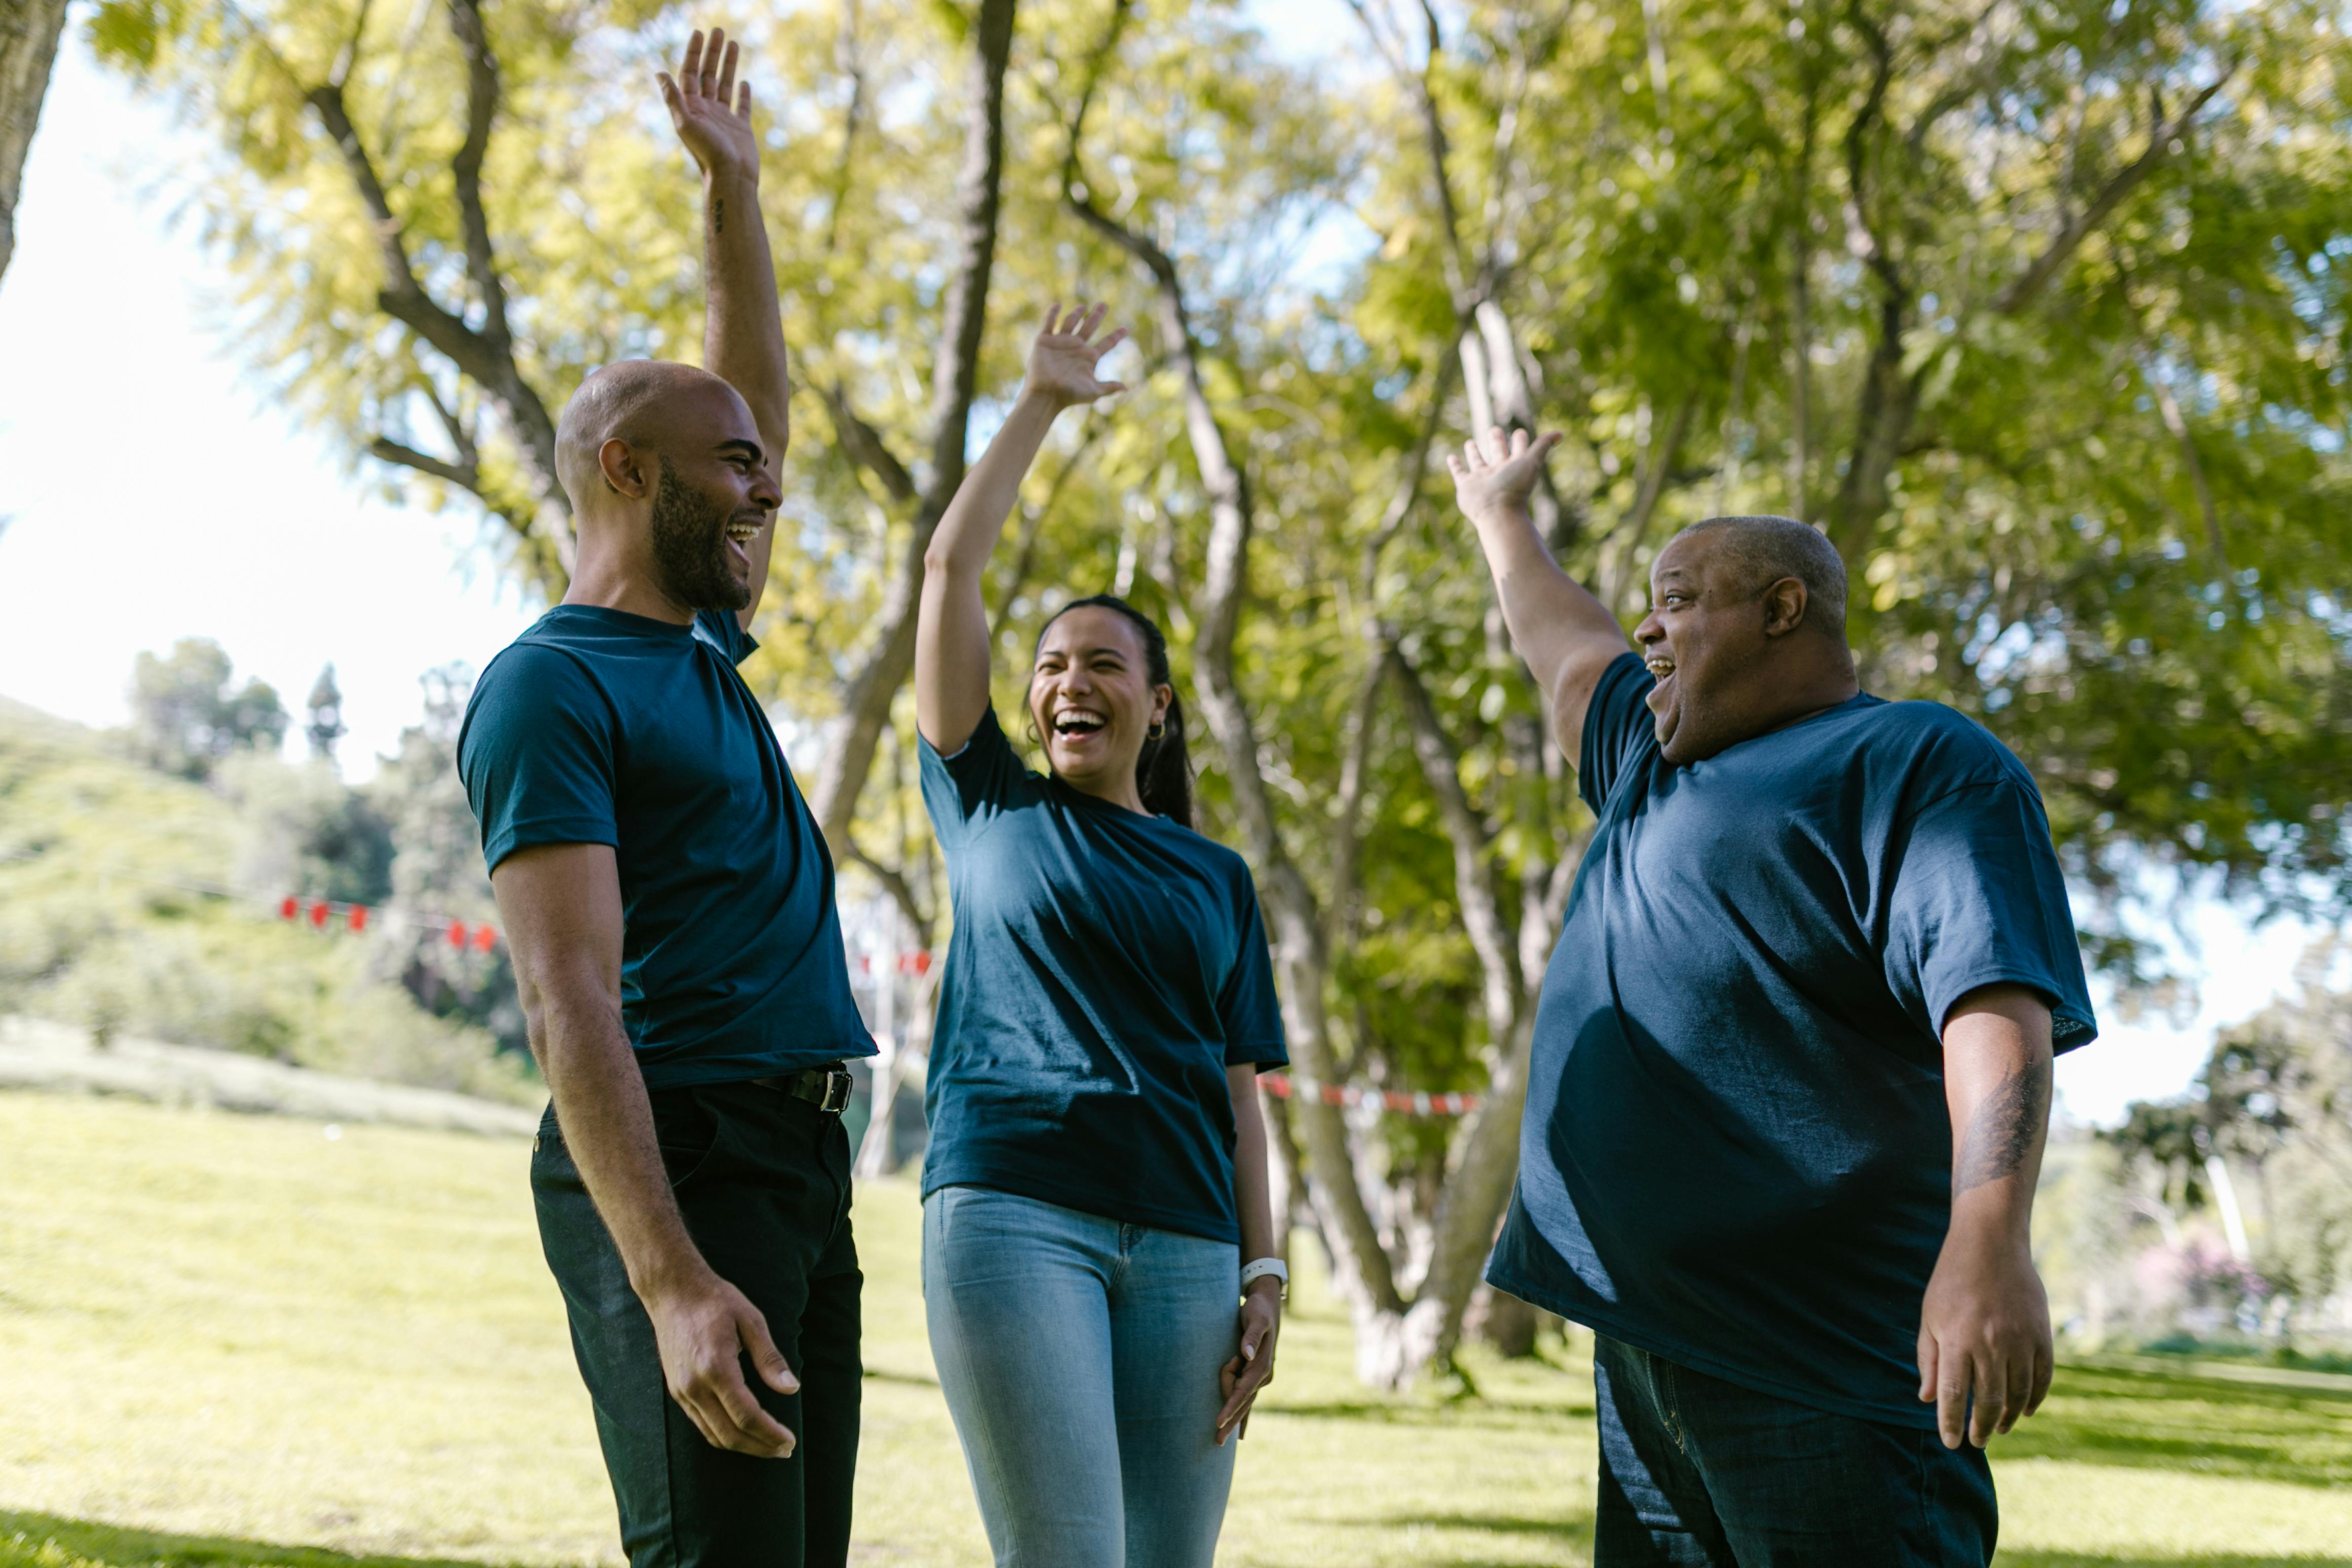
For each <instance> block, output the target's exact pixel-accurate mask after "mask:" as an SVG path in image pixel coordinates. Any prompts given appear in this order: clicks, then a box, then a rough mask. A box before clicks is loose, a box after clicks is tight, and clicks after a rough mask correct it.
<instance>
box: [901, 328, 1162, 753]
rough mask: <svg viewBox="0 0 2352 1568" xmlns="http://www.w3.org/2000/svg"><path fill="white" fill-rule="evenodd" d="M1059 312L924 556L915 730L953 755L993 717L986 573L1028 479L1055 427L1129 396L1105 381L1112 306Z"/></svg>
mask: <svg viewBox="0 0 2352 1568" xmlns="http://www.w3.org/2000/svg"><path fill="white" fill-rule="evenodd" d="M1061 310H1062V308H1061V306H1060V305H1058V304H1056V305H1054V306H1053V307H1051V308H1048V309H1047V310H1046V312H1045V329H1044V330H1043V331H1041V332H1039V333H1038V334H1037V341H1036V342H1035V343H1034V345H1032V346H1031V348H1030V350H1029V374H1028V377H1027V379H1025V380H1024V381H1023V382H1022V383H1021V396H1020V398H1019V399H1018V401H1016V402H1014V403H1013V412H1012V413H1009V414H1007V415H1006V416H1005V419H1004V423H1003V426H1001V427H1000V428H999V429H998V430H997V433H996V437H995V439H994V440H992V441H991V442H990V443H989V444H988V450H987V451H985V452H983V453H982V454H981V455H980V461H979V462H977V463H975V464H973V465H971V473H969V474H966V475H965V476H963V483H962V484H961V485H959V486H956V493H955V498H954V499H953V500H951V501H950V502H949V503H948V509H947V511H946V513H945V514H944V515H943V516H941V517H940V526H939V528H937V529H936V530H935V531H934V532H933V533H932V535H931V542H930V547H929V549H926V550H925V551H924V552H923V602H922V607H921V609H920V611H919V613H918V614H917V617H916V621H915V723H916V724H917V725H918V726H919V727H920V728H921V730H922V732H923V738H924V739H925V740H928V741H929V742H930V743H931V744H932V745H933V746H935V747H938V748H939V749H940V750H941V751H943V752H949V753H953V752H955V751H957V750H959V749H961V747H962V746H963V743H964V742H965V741H967V740H969V739H971V732H972V731H973V730H974V729H976V728H978V727H979V726H980V718H981V715H982V714H984V713H986V712H987V711H988V654H989V648H988V609H987V606H986V605H985V604H984V603H983V602H982V600H981V594H980V580H981V573H982V570H983V569H985V568H986V567H987V565H988V558H989V556H990V554H991V553H992V551H994V550H995V549H996V541H997V538H999V536H1001V535H1002V534H1003V532H1004V519H1005V518H1006V517H1010V516H1011V515H1012V512H1013V502H1014V500H1016V499H1017V498H1019V497H1020V494H1021V481H1022V480H1023V479H1024V477H1026V476H1027V475H1028V473H1029V465H1031V464H1032V463H1034V462H1035V461H1036V460H1037V451H1038V448H1040V447H1042V446H1043V445H1045V433H1046V432H1047V431H1048V430H1051V429H1052V428H1053V426H1054V420H1055V416H1056V415H1058V414H1059V413H1061V412H1062V411H1063V410H1064V409H1066V408H1068V407H1069V406H1070V405H1071V404H1073V403H1080V402H1093V401H1094V400H1095V399H1096V398H1098V397H1108V395H1110V394H1111V393H1113V392H1125V391H1126V390H1127V387H1126V385H1125V384H1124V383H1123V382H1106V381H1098V380H1097V379H1096V377H1095V366H1096V365H1097V363H1098V362H1100V361H1101V359H1102V357H1103V356H1104V355H1105V354H1107V353H1108V352H1110V350H1112V349H1113V348H1115V347H1117V346H1118V341H1119V340H1120V339H1122V338H1124V337H1126V336H1127V329H1126V328H1124V327H1122V328H1120V329H1118V330H1117V331H1115V332H1112V333H1110V334H1109V335H1108V336H1107V337H1102V338H1097V337H1096V336H1095V333H1096V332H1097V330H1098V329H1100V328H1101V326H1102V319H1103V307H1101V306H1099V305H1097V306H1096V307H1095V308H1093V309H1091V310H1089V309H1087V308H1086V307H1085V306H1084V305H1081V306H1079V307H1078V308H1076V309H1075V310H1073V311H1071V312H1070V313H1069V315H1068V316H1066V317H1065V316H1063V315H1062V313H1061Z"/></svg>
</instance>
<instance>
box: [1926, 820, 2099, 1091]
mask: <svg viewBox="0 0 2352 1568" xmlns="http://www.w3.org/2000/svg"><path fill="white" fill-rule="evenodd" d="M1889 851H1890V858H1891V859H1893V861H1894V863H1893V864H1891V865H1890V866H1889V867H1888V868H1887V871H1888V873H1889V874H1890V876H1891V878H1892V881H1891V896H1890V899H1889V904H1888V912H1887V913H1888V920H1887V940H1886V946H1885V956H1886V978H1887V983H1888V984H1889V985H1890V986H1892V987H1893V988H1894V991H1895V997H1896V998H1898V999H1899V1000H1900V1001H1901V1002H1902V1004H1903V1006H1904V1009H1905V1010H1906V1011H1907V1012H1909V1013H1911V1014H1912V1015H1913V1016H1914V1017H1915V1018H1916V1019H1918V1020H1919V1022H1920V1023H1921V1024H1923V1025H1924V1026H1925V1027H1926V1028H1927V1032H1928V1033H1929V1034H1930V1035H1932V1036H1934V1037H1936V1038H1937V1039H1941V1038H1942V1036H1943V1032H1944V1021H1945V1019H1946V1017H1947V1015H1948V1014H1949V1013H1950V1011H1951V1010H1952V1004H1953V1003H1955V1002H1957V1001H1958V1000H1959V999H1960V998H1962V997H1963V996H1965V995H1967V994H1968V993H1969V992H1970V991H1972V990H1974V989H1976V988H1978V987H1979V986H1990V985H1995V984H2001V983H2009V984H2016V985H2023V986H2028V987H2031V988H2032V989H2034V990H2035V991H2038V992H2040V993H2041V995H2042V1000H2043V1001H2045V1002H2047V1003H2048V1004H2049V1006H2050V1015H2051V1020H2050V1021H2051V1041H2052V1044H2053V1046H2055V1048H2056V1049H2057V1050H2059V1051H2071V1050H2072V1049H2074V1047H2075V1046H2078V1045H2084V1044H2087V1043H2088V1042H2089V1041H2090V1040H2092V1038H2093V1037H2094V1036H2095V1035H2096V1034H2097V1033H2098V1026H2097V1023H2096V1021H2095V1019H2093V1017H2092V1014H2091V998H2090V992H2089V989H2088V988H2087V987H2086V986H2085V985H2084V979H2083V953H2082V948H2081V946H2080V945H2079V944H2078V943H2077V941H2076V940H2075V936H2074V915H2073V914H2072V913H2071V912H2070V911H2069V909H2068V907H2067V902H2066V882H2065V877H2064V875H2063V873H2061V872H2060V870H2059V868H2058V855H2057V852H2056V851H2055V850H2053V848H2052V847H2051V843H2050V822H2049V819H2048V818H2047V817H2045V816H2044V815H2043V814H2042V801H2041V800H2040V799H2039V798H2038V797H2037V796H2036V795H2035V793H2034V792H2033V790H2032V788H2031V786H2030V785H2028V784H2025V783H2023V782H2020V781H2015V780H2010V779H1997V780H1990V781H1987V782H1983V783H1976V784H1966V785H1962V786H1961V787H1959V788H1958V789H1953V790H1950V791H1949V792H1948V793H1946V794H1944V795H1941V796H1938V797H1937V798H1936V799H1935V800H1930V801H1928V802H1927V804H1926V805H1924V806H1922V807H1919V808H1918V809H1916V810H1914V811H1913V812H1911V813H1910V814H1909V816H1908V818H1907V819H1906V821H1904V822H1903V823H1902V825H1901V828H1900V829H1899V841H1898V842H1896V843H1891V844H1890V845H1889Z"/></svg>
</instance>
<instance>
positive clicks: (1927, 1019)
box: [1450, 431, 2095, 1568]
mask: <svg viewBox="0 0 2352 1568" xmlns="http://www.w3.org/2000/svg"><path fill="white" fill-rule="evenodd" d="M1552 440H1553V438H1552V437H1549V436H1547V437H1545V438H1543V439H1542V440H1540V441H1536V442H1530V441H1529V440H1528V436H1527V434H1526V433H1525V432H1521V433H1518V434H1516V435H1514V436H1512V437H1510V438H1508V439H1506V438H1505V436H1504V435H1503V433H1502V432H1500V431H1493V432H1490V433H1488V434H1486V436H1485V437H1484V438H1482V439H1480V440H1476V441H1473V442H1471V443H1470V444H1468V445H1466V446H1465V448H1464V450H1463V451H1462V453H1461V454H1460V455H1457V456H1454V457H1453V458H1452V459H1451V460H1450V463H1451V466H1452V469H1453V473H1454V487H1455V493H1456V497H1457V499H1458V500H1459V501H1460V503H1461V507H1462V510H1463V512H1464V513H1465V515H1466V516H1467V517H1469V518H1470V520H1471V521H1472V523H1473V524H1475V527H1476V528H1477V533H1478V538H1479V542H1480V544H1481V546H1482V547H1483V548H1484V549H1485V552H1486V561H1487V565H1488V566H1489V568H1490V569H1491V570H1492V571H1493V573H1494V578H1495V584H1496V592H1497V595H1498V596H1499V598H1500V599H1501V601H1502V606H1503V614H1504V618H1505V619H1506V620H1507V622H1508V623H1509V625H1510V631H1511V638H1512V641H1513V643H1515V644H1516V645H1517V648H1518V650H1519V653H1520V654H1521V655H1522V656H1523V657H1524V658H1525V659H1526V660H1527V662H1528V667H1529V669H1530V670H1531V671H1532V672H1533V673H1534V674H1535V676H1536V679H1537V682H1538V685H1540V686H1541V687H1542V688H1543V692H1544V695H1545V697H1546V698H1547V700H1548V701H1549V705H1550V709H1551V718H1552V733H1553V734H1554V735H1555V736H1556V737H1558V739H1559V745H1560V748H1561V750H1562V751H1563V752H1564V753H1565V754H1566V755H1567V758H1568V760H1569V763H1570V766H1571V767H1573V768H1575V769H1576V771H1577V786H1578V790H1579V793H1580V795H1581V796H1582V797H1583V800H1584V802H1585V804H1586V805H1587V806H1589V807H1590V808H1591V810H1592V813H1593V815H1594V817H1595V818H1596V819H1597V821H1596V825H1595V827H1594V829H1593V832H1592V838H1591V842H1590V844H1589V845H1588V847H1587V848H1586V850H1585V852H1584V859H1583V862H1582V864H1581V865H1580V867H1579V868H1578V871H1577V878H1576V885H1575V888H1574V889H1573V891H1572V892H1571V893H1570V895H1569V903H1568V911H1567V917H1566V920H1565V922H1564V924H1563V925H1562V927H1561V930H1560V934H1559V941H1558V943H1557V944H1556V945H1555V946H1554V948H1553V951H1552V958H1551V964H1550V967H1549V970H1548V971H1547V973H1546V974H1545V977H1544V985H1543V995H1542V998H1541V999H1540V1001H1539V1003H1538V1008H1537V1012H1536V1020H1535V1039H1534V1046H1533V1052H1532V1058H1531V1061H1530V1065H1529V1068H1528V1096H1527V1109H1526V1113H1525V1120H1524V1123H1523V1125H1522V1130H1521V1134H1520V1139H1519V1151H1520V1153H1519V1180H1518V1189H1517V1193H1516V1194H1515V1195H1514V1197H1513V1198H1512V1202H1511V1208H1510V1213H1509V1216H1508V1218H1507V1219H1506V1220H1505V1222H1504V1226H1503V1231H1502V1236H1501V1239H1499V1240H1498V1241H1497V1242H1496V1246H1495V1252H1494V1257H1493V1259H1492V1260H1491V1261H1490V1263H1489V1264H1488V1267H1487V1278H1488V1279H1489V1280H1490V1281H1493V1282H1494V1284H1495V1285H1496V1287H1497V1288H1499V1289H1502V1290H1505V1291H1509V1292H1510V1293H1511V1294H1513V1295H1515V1296H1518V1297H1520V1298H1522V1299H1523V1300H1526V1301H1533V1302H1535V1303H1536V1304H1538V1305H1539V1306H1543V1307H1548V1308H1549V1309H1551V1310H1552V1311H1553V1312H1559V1313H1560V1314H1562V1315H1563V1316H1565V1317H1568V1318H1570V1319H1573V1320H1574V1321H1576V1322H1581V1323H1584V1324H1586V1325H1588V1326H1589V1327H1591V1329H1592V1331H1593V1333H1594V1354H1593V1382H1594V1392H1595V1403H1596V1406H1597V1407H1598V1414H1599V1418H1600V1427H1601V1477H1600V1500H1599V1506H1598V1508H1597V1510H1596V1513H1597V1519H1596V1521H1595V1528H1594V1540H1593V1562H1594V1563H1595V1564H1596V1565H1598V1568H1666V1565H1674V1568H1683V1565H1691V1568H1701V1565H1704V1568H1762V1565H1766V1564H1771V1565H1776V1568H1777V1565H1780V1564H1812V1563H1820V1564H1835V1565H1843V1564H1848V1563H1854V1564H1861V1563H1868V1564H1871V1565H1873V1568H1901V1565H1906V1564H1920V1565H1925V1564H1931V1563H1932V1564H1937V1565H1938V1568H1958V1565H1959V1564H1979V1565H1981V1564H1984V1563H1989V1562H1990V1560H1991V1557H1992V1552H1993V1545H1994V1538H1995V1534H1996V1526H1997V1522H1998V1516H1997V1513H1996V1510H1995V1503H1994V1497H1993V1488H1992V1474H1991V1471H1990V1469H1989V1468H1988V1466H1987V1464H1986V1462H1985V1455H1984V1446H1985V1444H1986V1443H1987V1442H1988V1441H1990V1439H1991V1438H1992V1437H1994V1436H1995V1435H1996V1434H1997V1433H2001V1432H2006V1431H2008V1430H2009V1429H2010V1427H2011V1425H2012V1424H2013V1423H2014V1422H2015V1421H2017V1420H2018V1418H2019V1417H2020V1416H2025V1415H2030V1414H2031V1413H2032V1410H2033V1408H2034V1407H2035V1406H2037V1405H2039V1404H2040V1403H2041V1400H2042V1395H2043V1394H2044V1393H2045V1392H2047V1390H2048V1389H2049V1386H2050V1375H2051V1337H2050V1310H2049V1305H2048V1303H2047V1301H2045V1299H2044V1298H2043V1295H2042V1282H2041V1281H2040V1280H2039V1279H2038V1278H2037V1277H2036V1276H2035V1273H2034V1269H2033V1258H2032V1247H2031V1238H2030V1234H2029V1220H2030V1219H2031V1217H2032V1205H2033V1189H2034V1180H2035V1176H2036V1174H2037V1172H2038V1171H2039V1169H2040V1167H2041V1162H2042V1137H2043V1134H2044V1132H2045V1130H2046V1126H2047V1122H2048V1117H2049V1110H2050V1071H2051V1056H2052V1053H2053V1050H2054V1051H2066V1050H2070V1049H2072V1048H2074V1047H2075V1046H2078V1045H2082V1044H2084V1043H2085V1042H2087V1041H2088V1040H2090V1039H2091V1038H2092V1035H2093V1033H2094V1032H2095V1026H2094V1022H2093V1019H2092V1016H2091V1005H2090V999H2089V997H2088V996H2087V994H2086V993H2085V991H2084V983H2083V965H2082V957H2081V955H2080V952H2079V950H2078V949H2077V946H2076V944H2075V939H2074V925H2073V922H2072V919H2071V917H2070V915H2069V913H2068V908H2067V901H2066V888H2065V883H2064V879H2063V877H2062V876H2061V875H2060V874H2059V869H2058V862H2057V856H2056V854H2055V852H2053V849H2052V847H2051V841H2050V824H2049V822H2048V821H2047V819H2046V818H2045V817H2044V816H2043V814H2042V800H2041V796H2040V794H2039V793H2038V792H2037V790H2036V789H2035V788H2034V784H2033V779H2032V776H2031V775H2030V774H2028V773H2027V772H2026V770H2025V768H2023V767H2022V766H2021V764H2020V763H2019V762H2018V760H2017V758H2014V757H2012V756H2011V755H2010V753H2009V752H2008V750H2007V749H2006V748H2004V747H2002V746H2001V744H2000V742H1999V741H1997V740H1995V739H1994V738H1993V737H1991V736H1990V734H1988V733H1987V732H1986V731H1985V730H1984V729H1983V727H1980V726H1979V725H1978V724H1976V723H1975V722H1974V721H1972V720H1970V719H1969V718H1967V717H1965V716H1962V715H1960V714H1958V713H1955V712H1953V711H1952V710H1951V709H1949V708H1947V707H1944V706H1939V705H1937V704H1935V703H1926V702H1894V703H1890V702H1883V701H1881V700H1880V699H1878V698H1877V697H1874V696H1871V695H1868V694H1867V693H1864V691H1863V690H1862V689H1861V685H1860V683H1859V682H1858V680H1857V679H1856V676H1855V670H1854V662H1853V653H1852V651H1851V650H1850V649H1849V648H1848V647H1847V645H1846V638H1845V603H1846V575H1845V565H1844V562H1843V561H1842V560H1841V559H1839V557H1838V552H1837V551H1836V549H1834V548H1832V546H1831V544H1830V542H1829V541H1828V540H1827V539H1826V538H1822V535H1821V534H1820V533H1819V532H1818V531H1816V530H1815V529H1813V528H1809V527H1807V526H1806V525H1805V524H1803V523H1801V522H1798V521H1796V520H1794V519H1792V518H1789V517H1713V518H1709V519H1707V520H1706V521H1704V522H1700V523H1696V524H1694V525H1692V526H1691V527H1690V528H1685V529H1684V530H1683V531H1682V532H1681V533H1679V534H1677V535H1675V538H1673V539H1671V540H1670V541H1668V543H1667V544H1666V546H1665V548H1664V549H1662V550H1661V551H1659V553H1658V556H1657V558H1656V559H1655V561H1654V563H1653V564H1652V567H1651V572H1650V593H1651V604H1650V611H1649V613H1648V614H1647V615H1645V616H1643V619H1642V622H1641V623H1640V624H1639V625H1638V626H1636V627H1635V628H1634V630H1633V641H1634V642H1635V643H1638V644H1639V645H1640V651H1639V652H1638V653H1635V652H1629V651H1628V650H1627V648H1626V645H1625V632H1624V631H1623V629H1622V628H1621V627H1620V626H1619V625H1618V623H1617V620H1616V617H1615V616H1613V615H1612V614H1611V613H1610V612H1609V610H1608V608H1607V607H1605V606H1604V605H1602V604H1601V602H1600V601H1598V600H1596V599H1594V598H1593V597H1592V596H1591V594H1589V593H1587V592H1586V591H1584V590H1583V589H1582V588H1580V587H1579V586H1578V585H1577V584H1576V583H1575V582H1574V581H1572V580H1570V578H1569V577H1568V575H1567V574H1566V573H1564V572H1562V571H1561V570H1560V569H1559V566H1558V565H1557V564H1556V563H1555V562H1554V561H1553V559H1552V557H1551V552H1550V550H1549V548H1548V547H1547V546H1546V544H1545V541H1544V540H1543V539H1542V538H1540V537H1539V536H1538V534H1537V532H1536V529H1535V527H1534V525H1533V523H1532V522H1531V521H1530V520H1529V516H1528V497H1529V495H1530V493H1531V492H1532V490H1533V488H1534V486H1535V485H1536V482H1537V479H1538V476H1539V474H1540V471H1541V467H1540V465H1541V464H1542V462H1543V458H1544V454H1545V453H1546V451H1547V450H1549V447H1550V445H1551V444H1552Z"/></svg>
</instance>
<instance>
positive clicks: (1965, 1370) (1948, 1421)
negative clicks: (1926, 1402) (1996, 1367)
mask: <svg viewBox="0 0 2352 1568" xmlns="http://www.w3.org/2000/svg"><path fill="white" fill-rule="evenodd" d="M1936 1374H1937V1375H1936V1435H1937V1437H1941V1438H1942V1439H1943V1440H1944V1447H1946V1448H1958V1447H1959V1446H1960V1445H1961V1444H1962V1443H1964V1442H1966V1441H1967V1440H1968V1435H1969V1431H1968V1426H1969V1358H1968V1357H1967V1356H1965V1355H1961V1354H1957V1353H1953V1352H1947V1351H1945V1350H1944V1349H1943V1348H1942V1347H1941V1346H1940V1345H1939V1346H1937V1357H1936Z"/></svg>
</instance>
